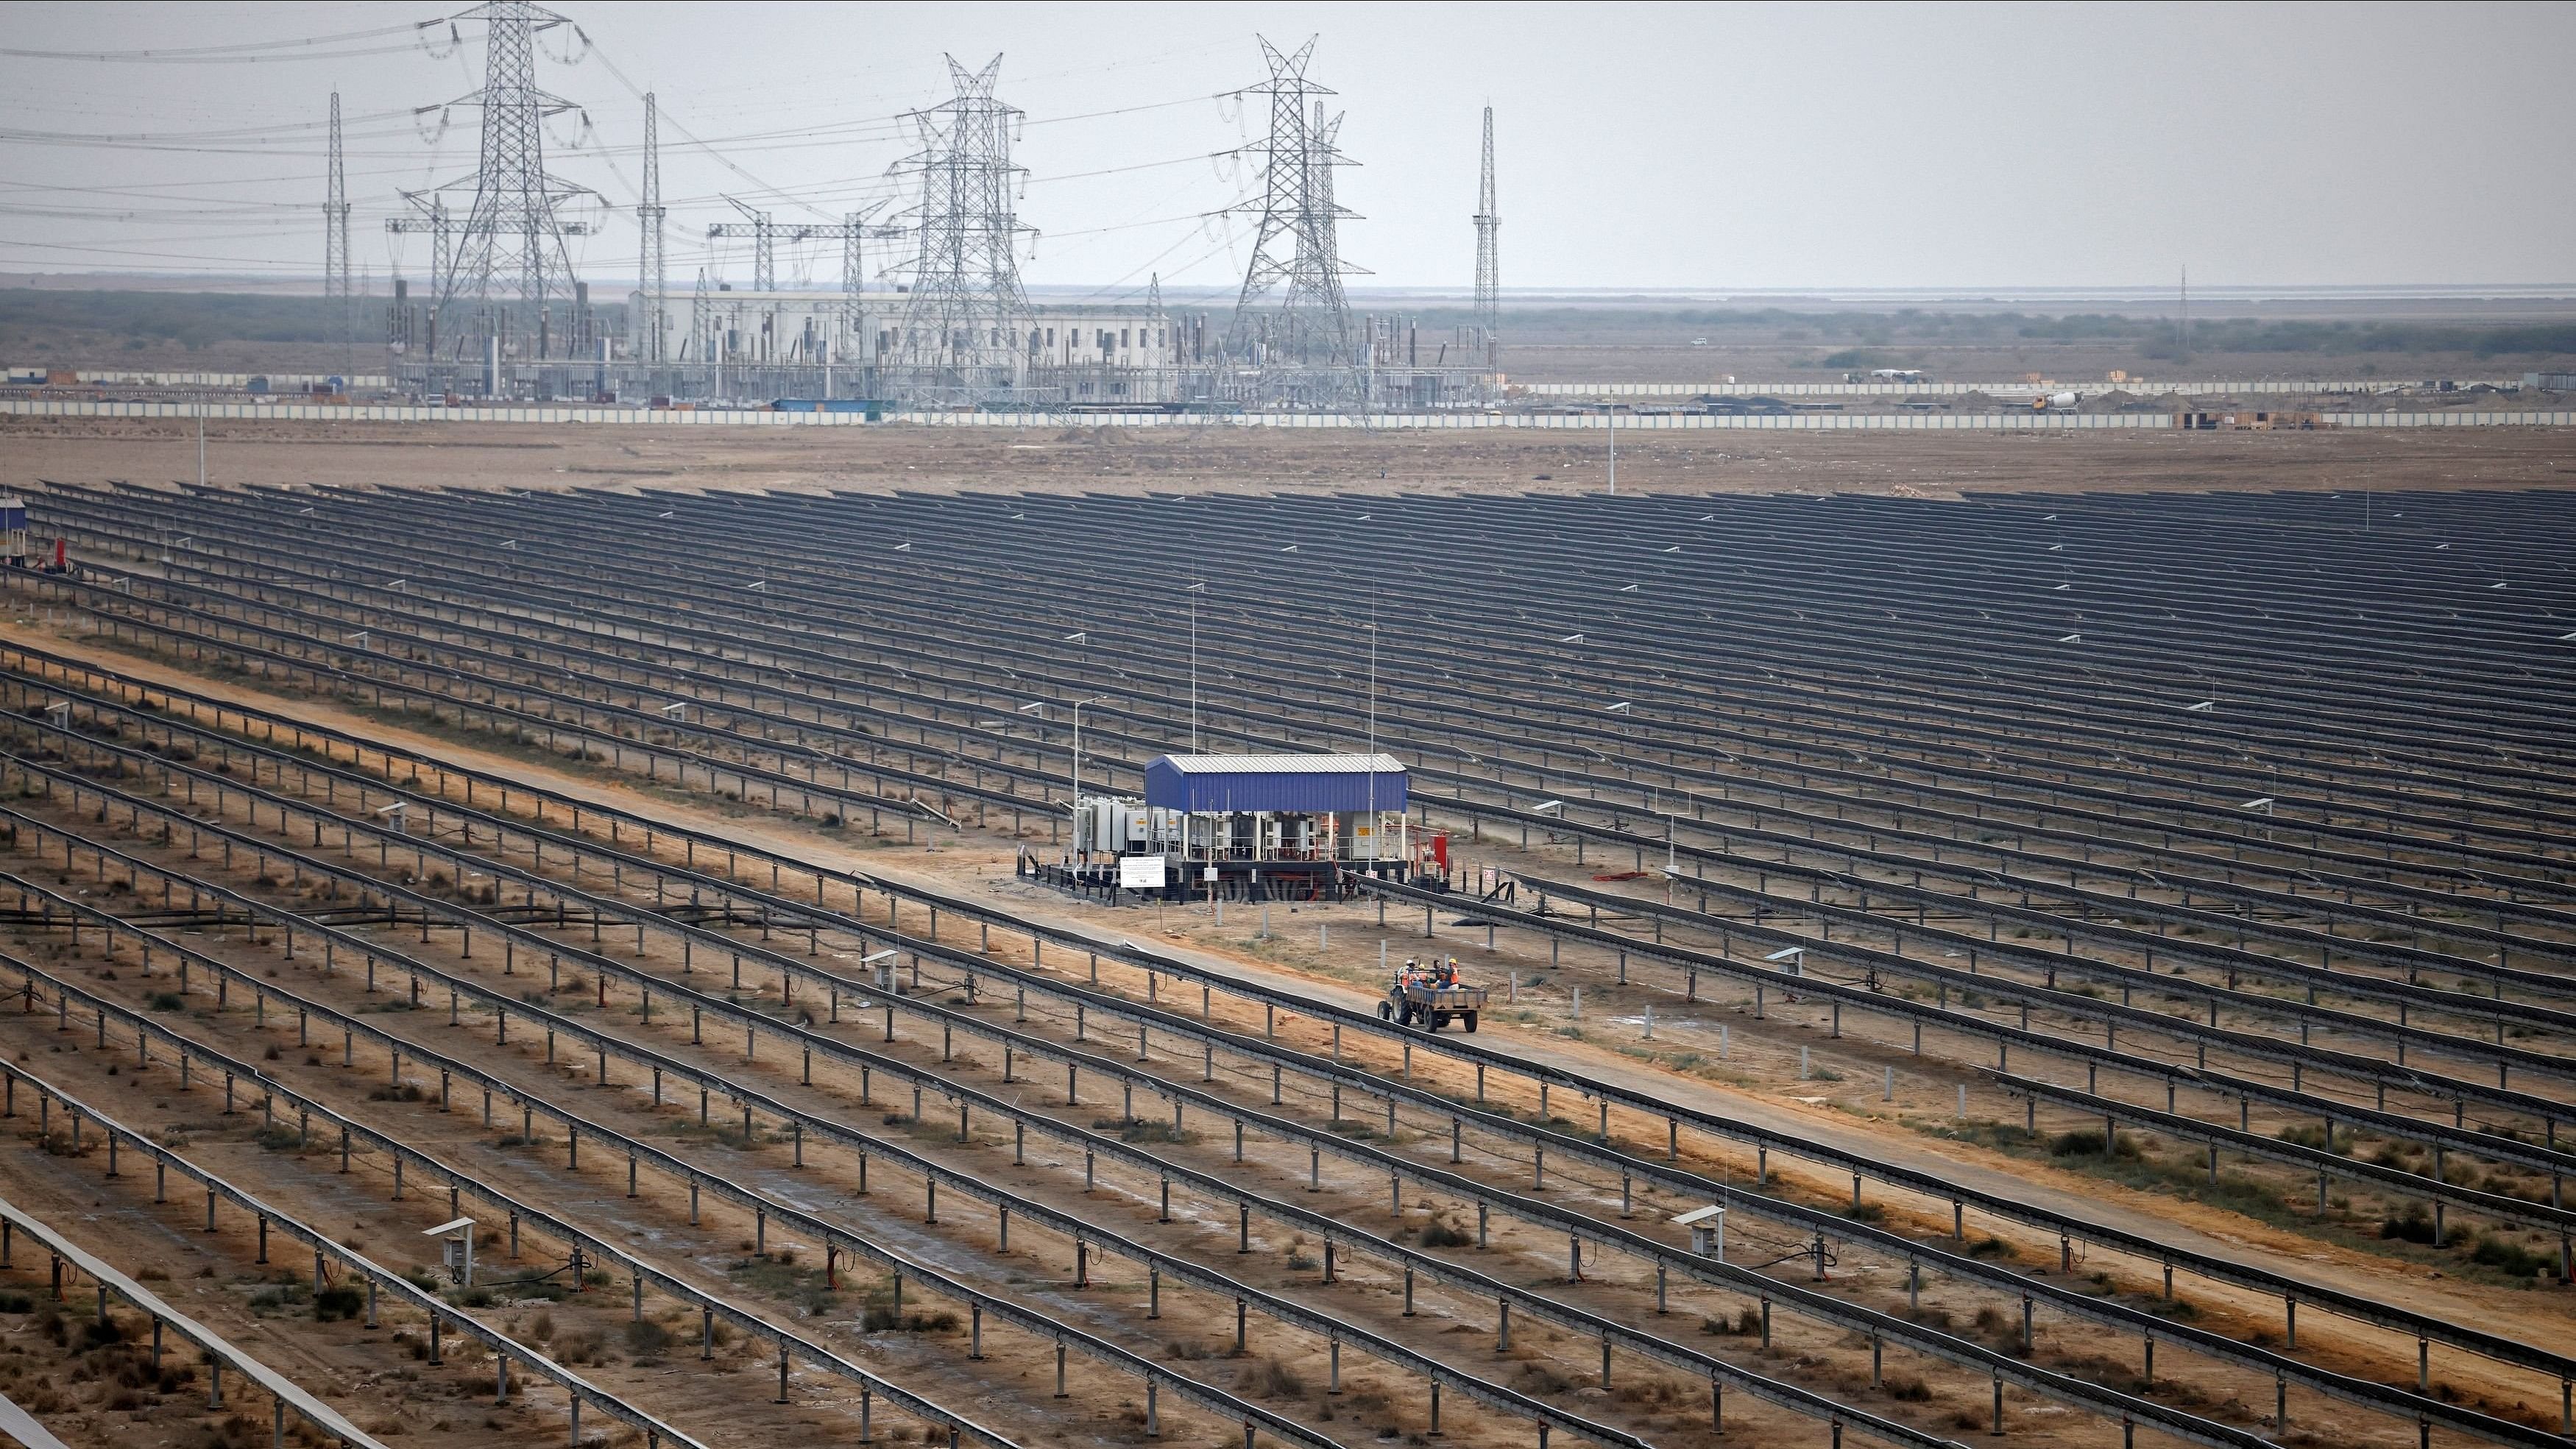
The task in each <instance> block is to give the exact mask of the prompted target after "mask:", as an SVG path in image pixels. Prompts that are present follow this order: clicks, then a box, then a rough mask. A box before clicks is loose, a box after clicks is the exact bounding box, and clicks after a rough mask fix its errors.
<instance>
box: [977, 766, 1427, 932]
mask: <svg viewBox="0 0 2576 1449" xmlns="http://www.w3.org/2000/svg"><path fill="white" fill-rule="evenodd" d="M1407 803H1408V797H1407V795H1406V791H1405V772H1404V766H1403V764H1402V763H1401V762H1399V761H1398V760H1397V759H1396V758H1395V756H1393V755H1388V754H1375V755H1162V756H1159V757H1157V758H1156V759H1155V760H1154V761H1153V762H1152V763H1150V764H1148V765H1147V766H1146V767H1145V793H1144V796H1143V798H1141V799H1138V798H1134V797H1121V796H1109V795H1086V796H1084V797H1082V799H1081V800H1080V801H1079V802H1078V803H1077V804H1076V805H1075V807H1074V832H1073V837H1074V838H1073V840H1072V842H1071V849H1069V850H1063V851H1061V852H1060V858H1059V859H1057V860H1054V861H1048V860H1045V859H1042V858H1041V857H1039V856H1038V855H1037V854H1036V853H1034V852H1023V853H1022V855H1021V858H1020V874H1022V875H1023V876H1032V877H1035V878H1037V879H1039V880H1043V881H1045V882H1047V883H1048V884H1051V885H1056V886H1060V887H1063V888H1065V889H1068V890H1075V891H1081V892H1084V893H1086V894H1098V895H1101V896H1104V897H1105V898H1107V899H1109V900H1111V901H1113V902H1115V901H1119V900H1168V901H1175V902H1177V901H1185V900H1235V901H1273V900H1276V901H1322V900H1339V899H1342V898H1343V896H1344V895H1345V894H1346V891H1347V884H1346V876H1348V875H1365V876H1379V877H1382V878H1385V879H1390V880H1397V881H1413V880H1417V879H1437V880H1442V881H1445V880H1446V879H1447V876H1448V869H1449V837H1448V836H1447V834H1446V833H1444V832H1439V831H1431V830H1424V829H1421V828H1419V827H1418V826H1416V825H1415V824H1414V822H1413V821H1412V820H1411V819H1410V818H1409V817H1408V816H1407V815H1406V813H1405V811H1406V806H1407Z"/></svg>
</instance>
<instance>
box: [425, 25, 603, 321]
mask: <svg viewBox="0 0 2576 1449" xmlns="http://www.w3.org/2000/svg"><path fill="white" fill-rule="evenodd" d="M454 19H456V20H460V21H470V20H479V21H482V22H483V23H484V29H485V35H486V39H487V43H488V49H487V53H486V59H485V62H484V70H483V88H482V89H481V90H478V91H476V92H474V93H473V94H472V95H469V96H466V97H463V98H461V99H459V100H457V101H455V102H452V104H455V105H460V106H478V107H480V108H481V109H482V112H483V139H482V151H481V156H480V164H479V165H478V166H477V168H476V171H475V174H474V204H473V206H472V208H471V209H469V210H468V211H467V213H466V216H465V221H464V223H463V225H462V226H460V227H459V228H458V229H457V234H456V237H455V244H454V248H453V250H452V252H451V253H450V256H449V259H448V265H447V267H446V269H445V270H444V271H443V272H442V273H441V274H440V277H439V284H438V310H439V314H440V316H441V317H442V319H443V320H444V321H445V324H446V325H445V328H444V331H445V333H446V336H445V338H444V339H443V340H444V341H446V342H448V343H450V344H451V345H452V346H453V348H454V349H455V351H456V352H457V353H458V354H459V355H472V354H474V353H478V352H480V351H481V350H482V349H483V347H484V345H485V343H486V341H487V340H488V339H491V338H494V337H498V338H500V339H501V350H502V353H503V355H504V356H510V357H519V358H526V359H538V358H544V357H547V356H550V355H554V354H555V353H556V352H557V344H558V343H561V344H565V345H567V346H568V345H569V344H570V343H571V342H572V340H573V329H572V328H570V327H567V326H563V325H560V324H561V323H563V322H567V321H570V320H571V308H572V305H573V302H574V295H575V290H576V282H575V279H574V276H573V267H572V253H571V251H570V249H569V248H568V247H566V246H565V244H564V243H565V239H566V238H568V237H576V236H587V235H589V234H590V230H591V228H590V227H589V226H588V225H586V224H584V223H581V222H573V221H566V220H564V219H563V217H562V216H561V214H560V208H561V207H562V206H563V204H564V203H566V202H568V201H570V200H572V199H573V198H575V197H578V196H584V195H587V194H589V192H588V188H586V187H581V186H576V185H574V184H573V183H571V182H569V181H565V180H562V179H560V178H558V177H555V176H550V175H548V174H547V172H546V154H545V135H544V122H545V120H546V118H547V117H549V116H557V115H562V114H564V113H565V112H568V111H575V110H578V109H580V108H579V107H578V106H576V105H574V104H573V103H572V102H571V101H568V100H565V99H563V98H562V97H561V96H556V95H551V94H549V93H547V92H546V91H543V90H540V89H538V87H537V36H538V34H539V33H540V32H543V31H546V30H550V29H552V28H554V27H556V26H558V25H569V24H571V22H570V21H569V20H567V19H566V18H565V17H563V16H561V15H558V14H556V13H555V12H553V11H551V10H547V9H543V8H541V7H539V6H536V5H533V4H530V3H528V0H487V3H485V4H481V5H477V6H475V7H473V8H472V9H470V10H466V11H463V12H462V13H460V14H458V15H456V16H455V17H454ZM442 189H444V188H442ZM559 309H560V310H561V312H562V316H561V317H558V315H557V313H558V310H559Z"/></svg>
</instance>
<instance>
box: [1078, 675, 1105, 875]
mask: <svg viewBox="0 0 2576 1449" xmlns="http://www.w3.org/2000/svg"><path fill="white" fill-rule="evenodd" d="M1108 697H1109V696H1107V695H1105V694H1095V695H1093V696H1092V697H1091V698H1089V699H1077V700H1075V701H1074V702H1073V833H1074V835H1075V837H1076V842H1075V847H1074V848H1075V849H1077V850H1081V851H1083V852H1085V853H1088V852H1089V851H1090V849H1091V843H1090V842H1089V841H1086V840H1082V839H1080V837H1081V835H1082V707H1083V706H1084V705H1086V704H1098V703H1100V702H1101V701H1102V700H1104V699H1107V698H1108Z"/></svg>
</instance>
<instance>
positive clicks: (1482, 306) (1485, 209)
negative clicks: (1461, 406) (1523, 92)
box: [1476, 106, 1503, 370]
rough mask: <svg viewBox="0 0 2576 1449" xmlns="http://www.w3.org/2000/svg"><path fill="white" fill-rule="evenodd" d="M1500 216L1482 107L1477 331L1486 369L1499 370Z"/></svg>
mask: <svg viewBox="0 0 2576 1449" xmlns="http://www.w3.org/2000/svg"><path fill="white" fill-rule="evenodd" d="M1502 229H1503V215H1502V210H1501V208H1500V206H1499V205H1498V204H1497V203H1496V201H1495V200H1494V108H1493V107H1491V106H1487V107H1485V168H1484V175H1483V179H1482V181H1480V182H1479V183H1478V185H1477V187H1476V330H1477V332H1478V333H1480V334H1482V335H1481V336H1480V338H1479V339H1478V340H1480V341H1481V342H1483V343H1484V352H1485V366H1486V368H1487V369H1488V370H1492V369H1496V368H1499V367H1501V366H1502V356H1503V353H1502V333H1501V322H1502V313H1503V275H1502V262H1501V253H1500V252H1499V251H1498V249H1497V248H1496V245H1495V242H1496V238H1497V236H1498V235H1499V234H1500V233H1501V231H1502Z"/></svg>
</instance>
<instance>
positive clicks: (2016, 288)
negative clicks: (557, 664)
mask: <svg viewBox="0 0 2576 1449" xmlns="http://www.w3.org/2000/svg"><path fill="white" fill-rule="evenodd" d="M377 280H378V281H379V282H387V281H390V280H391V279H388V278H378V279H377ZM74 282H77V283H80V284H81V285H79V286H76V287H75V286H67V285H65V284H66V283H74ZM49 283H50V284H51V285H48V284H49ZM136 283H144V284H151V285H150V286H149V288H148V289H151V290H181V289H182V288H179V287H175V286H173V284H182V283H184V284H191V286H190V287H189V288H186V289H189V290H198V291H230V290H239V289H248V290H252V291H264V292H272V293H284V294H287V295H302V294H305V293H306V292H307V291H308V290H309V292H310V294H311V295H315V296H319V295H321V291H322V283H323V278H322V276H321V274H320V273H318V272H317V273H313V274H310V275H303V274H293V273H286V274H279V273H250V272H179V271H172V272H144V271H135V272H94V271H78V270H62V271H27V272H17V271H0V288H5V289H11V290H23V291H53V290H62V291H71V290H79V291H114V290H119V289H120V288H119V285H118V284H127V285H128V286H130V285H131V284H136ZM591 285H592V287H593V288H594V290H600V289H604V290H606V291H607V293H608V294H609V297H610V298H612V299H614V298H617V297H619V296H620V295H621V294H623V293H626V292H632V291H635V290H637V289H638V287H639V285H640V283H638V282H637V281H636V280H635V279H633V278H626V277H610V278H602V279H594V280H593V281H592V283H591ZM781 290H782V291H814V292H831V291H837V290H839V289H838V287H837V286H835V285H833V284H831V283H818V284H816V285H812V286H808V287H797V288H781ZM1025 290H1026V291H1027V292H1028V293H1029V294H1030V295H1031V296H1043V297H1046V298H1049V299H1051V300H1073V299H1082V300H1094V301H1103V302H1114V301H1124V300H1129V299H1132V298H1135V297H1140V296H1142V295H1143V293H1144V291H1145V289H1144V288H1143V287H1122V288H1119V289H1118V290H1116V291H1115V292H1109V291H1104V290H1103V289H1101V288H1098V287H1086V286H1083V285H1082V284H1080V283H1072V282H1063V283H1030V284H1026V286H1025ZM1238 290H1239V288H1238V287H1236V286H1235V285H1233V284H1228V285H1225V286H1206V285H1190V284H1175V285H1172V286H1168V287H1165V288H1164V289H1163V298H1164V300H1165V301H1166V302H1170V301H1172V300H1174V299H1176V298H1186V299H1189V300H1190V301H1193V302H1197V303H1206V302H1220V301H1231V300H1232V299H1233V297H1234V296H1235V295H1236V293H1237V292H1238ZM367 295H372V296H375V297H379V298H384V297H390V296H391V295H392V291H391V288H390V286H386V287H385V288H384V289H383V290H380V291H378V290H371V291H370V292H369V293H368V294H367ZM675 295H677V293H676V292H675ZM866 295H868V296H871V297H888V296H899V295H902V294H901V293H899V292H896V291H894V290H893V289H892V288H871V289H870V290H869V291H868V292H867V293H866ZM1345 295H1346V296H1347V297H1349V298H1351V299H1352V300H1354V301H1360V300H1367V299H1378V298H1382V299H1386V300H1390V301H1439V302H1451V301H1454V302H1456V303H1458V304H1460V305H1471V304H1472V302H1473V300H1474V289H1473V288H1472V287H1470V286H1464V285H1455V284H1431V283H1425V284H1419V285H1412V286H1405V285H1380V286H1368V287H1349V288H1346V289H1345ZM2179 295H2180V293H2179V289H2178V288H2176V287H2175V286H2172V285H2165V284H2156V285H2146V284H2135V283H2088V284H2055V285H2046V284H2023V285H2011V284H1987V285H1978V284H1972V283H1953V284H1931V283H1920V284H1883V285H1835V284H1807V285H1796V286H1790V285H1783V286H1720V285H1670V286H1618V285H1607V286H1591V285H1553V284H1540V285H1532V286H1529V287H1506V288H1505V289H1504V300H1505V303H1506V305H1514V304H1520V305H1526V304H1528V303H1532V302H1548V301H1567V302H1621V301H1631V302H1659V303H1673V302H1696V303H1701V304H1707V305H1726V304H1755V305H1764V306H1776V305H1780V304H1782V303H1788V302H1816V303H1835V302H1845V303H1848V302H1853V301H1864V300H1866V301H1878V302H1905V303H1914V304H1926V303H1935V304H1937V303H1951V304H1965V305H1975V306H1988V307H1991V306H1998V305H2009V304H2011V303H2015V302H2024V301H2028V302H2072V301H2118V302H2133V303H2135V302H2154V303H2159V304H2164V305H2173V304H2175V303H2176V302H2177V301H2178V299H2179ZM2191 297H2192V300H2193V301H2195V302H2198V301H2204V300H2205V301H2209V302H2263V301H2303V300H2318V301H2324V300H2332V301H2388V302H2403V301H2570V300H2576V281H2560V282H2420V283H2400V282H2291V283H2204V284H2201V285H2198V286H2195V287H2193V288H2192V290H2191Z"/></svg>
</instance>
